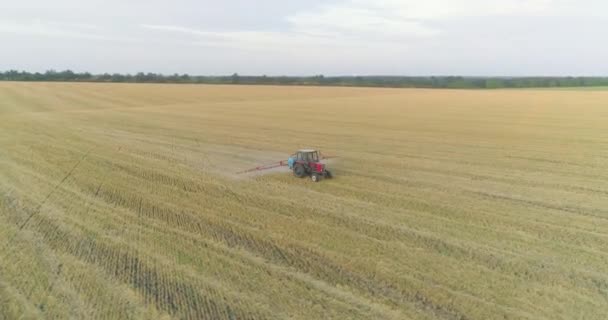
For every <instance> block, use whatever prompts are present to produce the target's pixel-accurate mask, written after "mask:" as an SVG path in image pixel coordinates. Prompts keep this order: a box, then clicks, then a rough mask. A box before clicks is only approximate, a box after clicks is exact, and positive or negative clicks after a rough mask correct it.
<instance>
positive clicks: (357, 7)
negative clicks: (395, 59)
mask: <svg viewBox="0 0 608 320" xmlns="http://www.w3.org/2000/svg"><path fill="white" fill-rule="evenodd" d="M554 5H555V0H506V1H505V0H503V1H487V0H460V1H458V2H457V3H454V1H452V0H425V1H420V0H374V1H371V0H350V1H342V2H339V3H334V4H330V5H324V6H321V7H318V8H315V9H312V10H310V11H307V12H300V13H297V14H294V15H292V16H289V17H287V21H289V22H290V23H291V25H292V27H293V29H294V30H295V31H297V32H301V33H311V34H333V35H336V34H338V35H349V36H355V35H356V36H360V37H372V38H375V39H378V38H395V37H401V38H407V37H430V36H435V35H438V34H439V33H441V30H440V29H439V28H438V27H436V26H435V25H434V23H433V22H437V21H439V20H444V19H456V18H466V17H483V16H522V15H540V14H544V13H546V12H548V11H551V10H552V9H553V8H552V6H554Z"/></svg>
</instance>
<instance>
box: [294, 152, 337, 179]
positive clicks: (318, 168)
mask: <svg viewBox="0 0 608 320" xmlns="http://www.w3.org/2000/svg"><path fill="white" fill-rule="evenodd" d="M320 160H321V157H320V156H319V151H317V150H312V149H304V150H299V151H298V152H296V153H295V154H293V155H292V156H291V157H289V159H287V166H288V167H289V169H290V170H292V171H293V175H294V176H296V177H298V178H303V177H306V176H308V177H310V179H311V180H312V181H313V182H318V181H319V180H321V179H322V178H331V177H332V175H331V172H330V171H329V170H327V169H326V168H325V164H323V163H321V161H320Z"/></svg>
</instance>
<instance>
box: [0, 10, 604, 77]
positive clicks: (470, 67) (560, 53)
mask: <svg viewBox="0 0 608 320" xmlns="http://www.w3.org/2000/svg"><path fill="white" fill-rule="evenodd" d="M51 68H52V69H57V70H60V69H61V70H63V69H68V68H69V69H72V70H76V71H91V72H95V73H99V72H123V73H127V72H128V73H134V72H138V71H145V72H160V73H189V74H231V73H233V72H238V73H239V74H268V75H312V74H325V75H370V74H384V75H389V74H394V75H501V76H521V75H608V1H605V0H579V1H575V0H494V1H492V0H329V1H320V0H312V1H311V0H295V1H289V0H266V1H264V0H259V1H253V0H224V1H217V0H214V1H211V0H174V1H166V0H129V1H125V0H122V1H121V0H104V1H101V0H53V1H48V0H18V1H8V0H6V1H5V0H2V1H0V69H1V70H7V69H20V70H21V69H23V70H28V71H44V70H47V69H51Z"/></svg>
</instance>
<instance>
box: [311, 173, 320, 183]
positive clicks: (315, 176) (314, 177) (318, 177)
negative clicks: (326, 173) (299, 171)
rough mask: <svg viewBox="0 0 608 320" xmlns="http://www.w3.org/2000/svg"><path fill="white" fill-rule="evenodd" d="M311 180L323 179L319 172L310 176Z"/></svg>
mask: <svg viewBox="0 0 608 320" xmlns="http://www.w3.org/2000/svg"><path fill="white" fill-rule="evenodd" d="M310 180H312V182H319V180H321V176H320V175H319V174H318V173H313V174H312V175H311V176H310Z"/></svg>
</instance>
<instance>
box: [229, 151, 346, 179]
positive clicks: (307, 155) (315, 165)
mask: <svg viewBox="0 0 608 320" xmlns="http://www.w3.org/2000/svg"><path fill="white" fill-rule="evenodd" d="M330 158H334V157H328V156H324V155H322V154H321V153H320V152H319V151H317V150H312V149H305V150H299V151H297V152H296V153H294V154H293V155H291V157H289V159H287V161H285V160H283V161H279V162H275V163H271V164H267V165H261V166H257V167H255V168H251V169H248V170H245V171H241V172H237V173H238V174H244V173H251V172H255V171H263V170H271V169H276V168H279V167H283V166H287V167H289V170H291V171H293V175H294V176H296V177H298V178H303V177H307V176H308V177H310V179H311V180H312V181H313V182H318V181H319V180H321V179H323V178H331V177H332V175H331V172H329V170H327V169H326V168H325V164H323V163H321V160H325V159H330Z"/></svg>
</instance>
